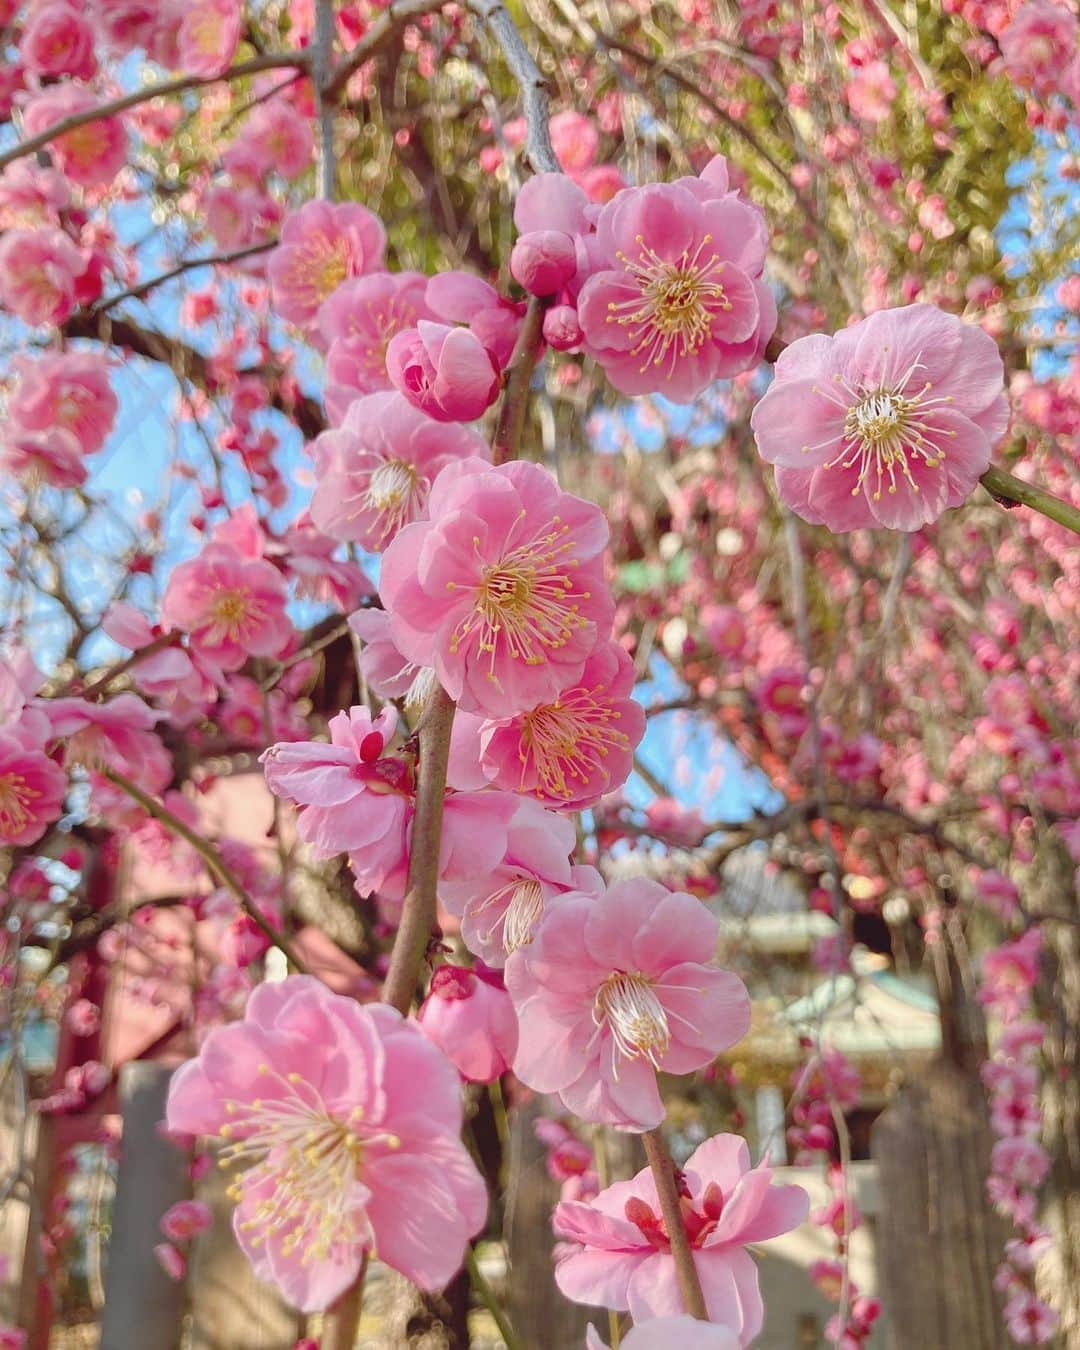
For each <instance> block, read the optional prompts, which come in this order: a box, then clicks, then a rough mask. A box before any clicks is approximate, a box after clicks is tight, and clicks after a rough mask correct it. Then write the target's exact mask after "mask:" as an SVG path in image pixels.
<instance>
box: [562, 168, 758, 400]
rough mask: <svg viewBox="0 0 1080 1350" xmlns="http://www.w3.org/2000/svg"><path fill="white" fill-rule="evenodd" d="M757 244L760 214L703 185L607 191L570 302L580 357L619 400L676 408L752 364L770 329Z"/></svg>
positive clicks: (698, 182)
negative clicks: (651, 398)
mask: <svg viewBox="0 0 1080 1350" xmlns="http://www.w3.org/2000/svg"><path fill="white" fill-rule="evenodd" d="M694 185H696V186H694ZM725 188H726V184H725ZM767 243H768V233H767V230H766V227H765V221H764V217H763V216H762V214H761V212H760V211H759V210H758V209H757V208H756V207H754V206H752V205H750V204H749V203H748V202H745V201H743V200H742V199H741V198H740V197H739V195H738V194H737V193H734V192H728V191H726V190H720V189H719V188H717V189H715V190H714V189H713V187H712V185H711V183H710V182H709V181H708V180H706V179H702V180H694V179H681V180H680V181H679V182H677V183H653V184H649V185H648V186H646V187H638V188H626V189H624V190H623V191H622V192H619V193H616V195H615V196H614V197H613V198H612V199H611V201H610V202H608V204H607V205H606V206H605V207H604V208H603V209H602V211H601V212H600V215H599V217H598V219H597V222H596V236H595V239H594V240H593V241H591V242H590V255H591V257H592V259H593V264H594V271H593V274H592V276H590V277H589V280H588V281H587V282H586V283H585V285H584V286H583V287H582V290H581V294H580V296H579V297H578V317H579V319H580V320H581V327H582V329H583V331H584V334H585V350H586V351H587V352H588V353H589V354H590V355H591V356H593V357H595V359H596V360H597V361H598V362H599V364H600V365H601V366H602V367H603V369H604V372H605V374H606V375H607V377H608V379H609V380H610V381H611V383H612V384H613V385H614V386H615V388H616V389H618V390H619V391H620V392H621V393H624V394H647V393H661V394H663V395H664V396H665V397H667V398H670V399H672V400H673V401H675V402H676V403H689V402H692V401H693V400H694V399H695V398H696V397H697V396H698V395H699V394H700V393H701V392H702V390H703V389H705V388H706V387H707V386H708V385H709V384H711V383H712V382H713V380H716V379H719V378H721V377H725V376H731V375H736V374H738V373H739V372H740V371H743V370H748V369H750V368H751V367H753V366H755V365H757V363H758V362H759V361H760V360H761V357H762V355H763V353H764V350H765V344H766V343H767V342H768V340H769V338H770V337H771V335H772V331H773V329H774V327H775V326H776V306H775V303H774V301H773V299H772V293H771V291H770V290H769V287H768V285H767V284H766V283H765V281H764V280H763V278H762V275H761V274H762V269H763V267H764V264H765V252H766V247H767Z"/></svg>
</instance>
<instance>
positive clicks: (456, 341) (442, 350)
mask: <svg viewBox="0 0 1080 1350" xmlns="http://www.w3.org/2000/svg"><path fill="white" fill-rule="evenodd" d="M386 372H387V374H388V375H389V377H390V383H391V384H392V385H393V386H394V388H395V389H397V390H399V391H400V392H401V393H402V394H404V395H405V397H406V398H407V399H408V400H409V402H410V403H411V404H413V406H414V407H417V408H419V409H420V410H421V412H425V413H427V415H428V416H429V417H434V418H435V419H436V421H439V422H471V421H473V420H474V419H475V418H477V417H479V416H481V414H482V413H484V412H485V411H486V410H487V409H488V408H490V407H491V405H492V404H493V403H494V402H495V399H496V398H497V397H498V394H499V384H500V380H499V368H498V366H497V365H496V364H495V359H494V357H493V356H492V355H491V353H490V352H489V351H488V349H487V348H486V347H485V346H484V345H483V343H482V342H481V341H480V339H479V338H478V337H476V335H475V334H474V333H473V332H472V331H471V330H470V329H468V328H450V327H449V326H448V325H446V324H443V323H430V322H429V321H428V320H426V319H420V320H418V322H417V325H416V327H415V328H406V329H404V330H403V331H402V332H400V333H397V334H395V336H394V337H392V338H391V339H390V341H389V343H388V344H387V348H386Z"/></svg>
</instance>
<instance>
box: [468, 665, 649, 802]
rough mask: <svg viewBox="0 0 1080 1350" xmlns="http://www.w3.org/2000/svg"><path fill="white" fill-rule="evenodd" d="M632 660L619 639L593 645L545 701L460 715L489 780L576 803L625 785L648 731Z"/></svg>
mask: <svg viewBox="0 0 1080 1350" xmlns="http://www.w3.org/2000/svg"><path fill="white" fill-rule="evenodd" d="M635 678H636V677H635V673H634V663H633V661H632V660H631V659H630V657H629V656H627V654H626V652H625V651H624V650H623V648H622V647H620V646H619V644H618V643H617V642H605V643H603V644H602V645H600V646H598V647H597V648H596V649H595V650H594V651H593V652H592V653H590V655H589V658H588V660H587V661H586V662H585V669H584V670H583V671H582V673H581V679H580V680H579V681H578V682H577V683H576V684H574V685H572V686H571V687H570V688H569V689H564V690H563V691H562V693H561V694H559V696H558V697H557V698H556V699H554V700H553V701H552V702H550V703H538V704H537V705H536V707H535V708H530V710H529V711H528V712H526V713H520V714H518V716H517V717H513V718H509V719H504V720H503V721H498V722H492V721H482V720H480V719H474V718H470V717H469V715H468V714H467V713H463V714H462V715H461V720H462V732H463V733H464V732H466V729H467V733H468V734H469V735H470V736H471V737H473V738H475V739H474V741H473V745H474V753H475V747H476V744H477V741H478V744H479V751H480V766H481V769H482V772H483V773H484V775H485V777H486V778H487V779H488V781H489V782H491V783H493V784H494V785H495V786H496V787H501V788H505V789H507V790H508V791H511V792H522V793H530V794H531V795H533V796H535V797H538V798H539V799H540V800H541V801H543V802H546V803H547V804H548V805H549V806H555V807H559V808H561V809H563V810H568V811H581V810H584V809H585V808H586V807H589V806H595V804H596V803H597V802H598V801H599V800H600V798H601V797H603V796H604V795H605V794H606V793H608V792H611V791H613V790H614V789H615V788H618V787H622V785H623V783H625V782H626V780H627V778H629V776H630V770H631V769H632V767H633V762H634V751H635V749H636V748H637V746H638V744H639V743H640V741H641V738H642V737H643V736H644V734H645V710H644V708H642V706H641V704H639V703H636V702H635V701H634V700H633V698H632V697H631V694H632V692H633V688H634V682H635ZM459 734H461V733H459Z"/></svg>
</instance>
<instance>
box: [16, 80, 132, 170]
mask: <svg viewBox="0 0 1080 1350" xmlns="http://www.w3.org/2000/svg"><path fill="white" fill-rule="evenodd" d="M100 103H101V99H100V98H99V97H98V95H97V94H95V93H94V92H93V91H92V90H90V89H87V88H86V87H85V85H78V84H73V83H72V82H71V81H68V80H64V81H62V82H60V83H59V84H54V85H50V86H49V88H47V89H44V90H42V92H41V93H39V94H35V95H34V97H33V98H32V99H31V100H30V101H29V103H27V105H26V107H25V108H24V109H23V130H24V133H25V134H26V135H27V136H36V135H38V134H39V132H42V131H46V130H47V129H48V128H49V127H51V126H54V125H55V124H56V123H57V122H62V121H64V120H65V119H66V118H68V117H71V116H72V115H73V114H74V113H81V112H87V111H89V110H90V109H91V108H97V107H98V106H99V104H100ZM49 153H50V154H51V155H52V157H53V158H54V160H55V161H56V163H57V166H58V167H59V168H60V170H61V171H62V172H63V173H64V174H65V175H66V176H67V177H68V178H70V180H71V181H72V182H73V183H78V184H79V186H80V187H99V186H101V185H102V184H103V183H111V182H112V181H113V179H114V178H116V176H117V175H118V174H119V173H120V172H121V170H122V169H123V168H124V166H125V165H126V164H127V156H128V145H127V133H126V132H125V131H124V124H123V122H122V121H121V119H120V118H119V117H98V118H95V119H94V120H93V121H91V122H84V123H83V124H82V126H80V127H76V128H75V129H74V130H73V131H66V132H64V134H63V135H62V136H57V137H56V139H55V140H53V141H50V142H49Z"/></svg>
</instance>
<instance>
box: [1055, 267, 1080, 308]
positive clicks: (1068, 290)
mask: <svg viewBox="0 0 1080 1350" xmlns="http://www.w3.org/2000/svg"><path fill="white" fill-rule="evenodd" d="M1056 296H1057V302H1058V304H1059V305H1061V306H1062V308H1064V309H1069V310H1072V312H1073V313H1074V314H1080V272H1073V273H1072V274H1071V275H1070V276H1067V277H1066V278H1065V280H1064V281H1063V282H1062V283H1061V285H1060V286H1059V287H1058V288H1057V292H1056Z"/></svg>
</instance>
